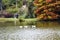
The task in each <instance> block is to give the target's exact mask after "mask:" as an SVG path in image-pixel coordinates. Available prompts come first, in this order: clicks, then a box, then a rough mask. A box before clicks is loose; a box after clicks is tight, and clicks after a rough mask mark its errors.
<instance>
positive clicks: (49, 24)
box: [36, 21, 60, 27]
mask: <svg viewBox="0 0 60 40" xmlns="http://www.w3.org/2000/svg"><path fill="white" fill-rule="evenodd" d="M36 25H37V27H57V26H60V22H56V21H55V22H36Z"/></svg>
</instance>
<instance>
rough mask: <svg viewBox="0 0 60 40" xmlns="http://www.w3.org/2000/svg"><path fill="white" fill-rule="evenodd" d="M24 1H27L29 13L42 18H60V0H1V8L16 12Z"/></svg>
mask: <svg viewBox="0 0 60 40" xmlns="http://www.w3.org/2000/svg"><path fill="white" fill-rule="evenodd" d="M23 1H27V6H28V8H29V13H30V16H31V18H32V17H33V16H32V15H35V17H36V18H37V19H38V20H40V19H44V20H45V19H58V18H60V0H0V5H1V6H0V10H3V11H7V12H9V13H16V12H18V11H19V9H20V8H21V7H22V6H23Z"/></svg>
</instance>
